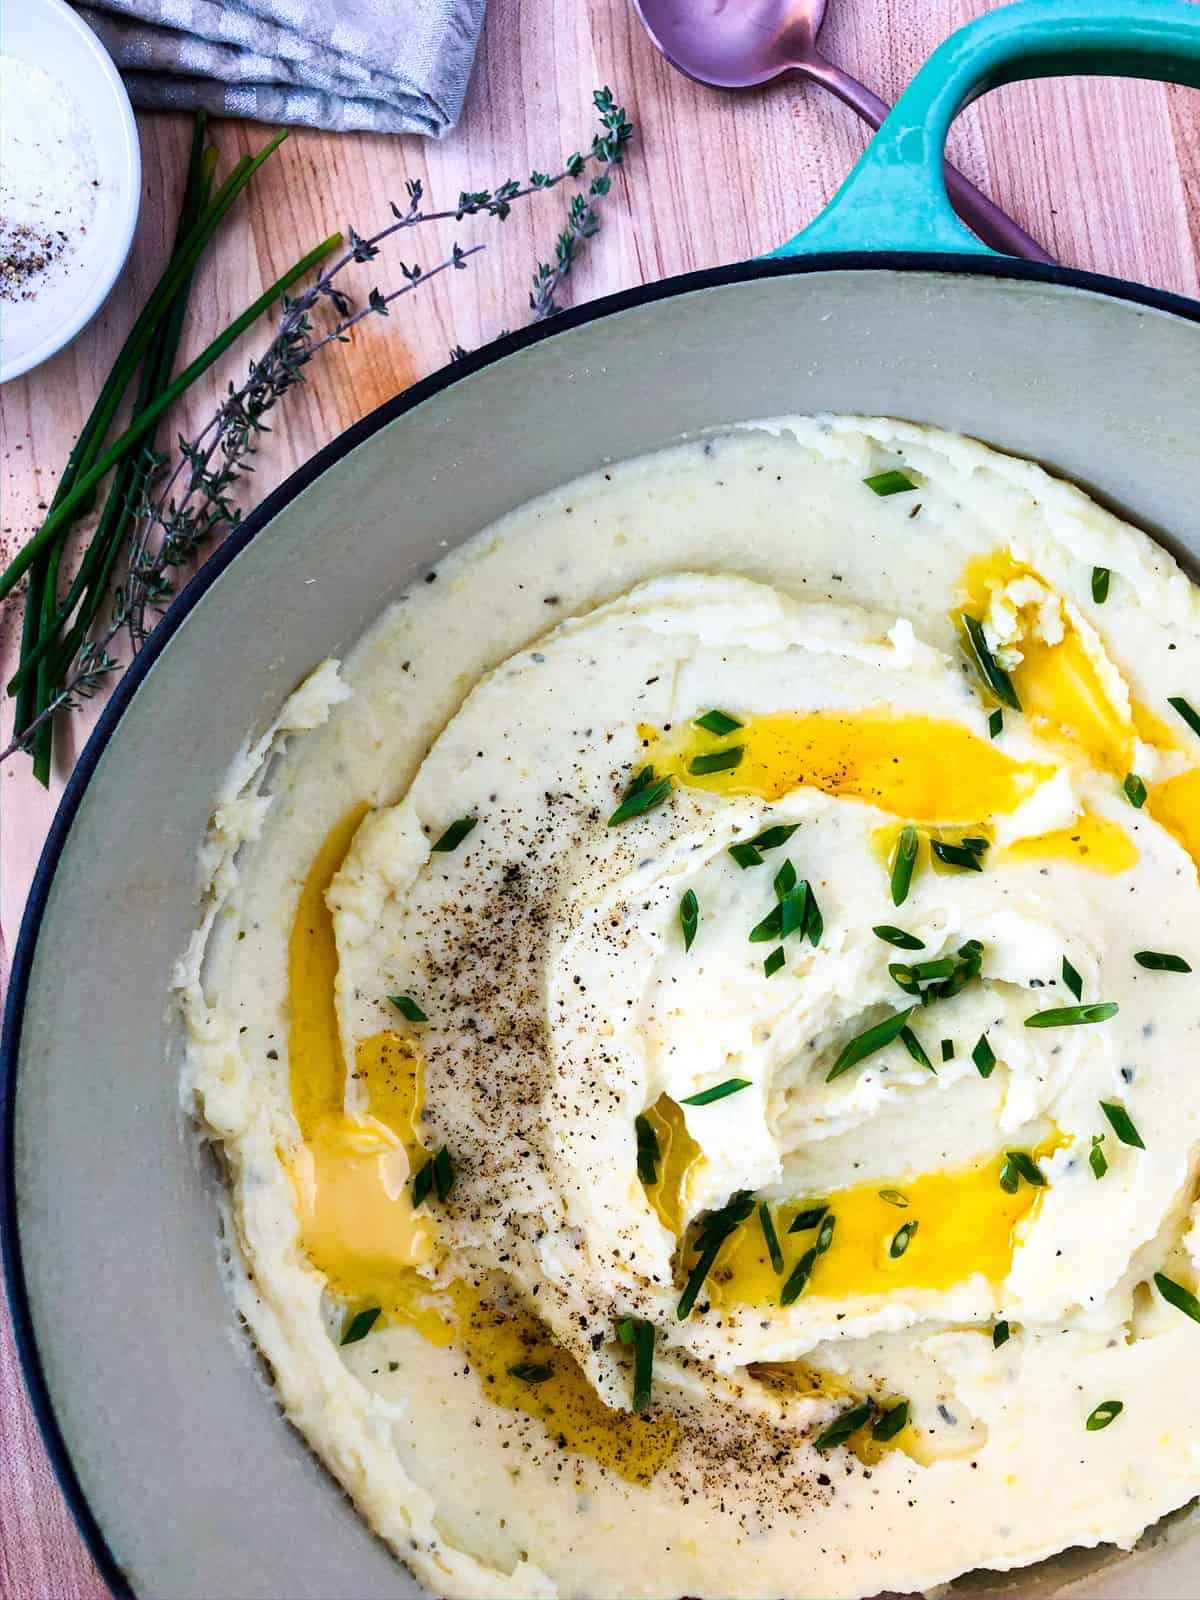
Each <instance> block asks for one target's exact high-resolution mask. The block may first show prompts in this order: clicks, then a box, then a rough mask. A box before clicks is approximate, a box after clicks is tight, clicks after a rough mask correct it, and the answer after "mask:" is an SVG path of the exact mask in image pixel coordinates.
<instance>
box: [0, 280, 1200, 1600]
mask: <svg viewBox="0 0 1200 1600" xmlns="http://www.w3.org/2000/svg"><path fill="white" fill-rule="evenodd" d="M835 271H837V272H846V271H849V272H872V271H890V272H926V273H939V274H951V275H959V276H965V277H983V278H996V279H999V280H1019V281H1028V282H1034V283H1050V284H1057V285H1060V286H1062V287H1064V288H1070V289H1082V290H1084V291H1088V292H1091V293H1093V294H1100V295H1106V296H1108V297H1109V298H1110V299H1114V300H1121V301H1125V302H1128V303H1130V304H1133V305H1140V306H1144V307H1146V308H1147V309H1149V310H1152V311H1164V312H1168V313H1170V314H1172V315H1174V316H1178V317H1180V318H1182V319H1183V320H1185V321H1187V322H1200V300H1191V299H1189V298H1188V297H1187V296H1186V295H1180V294H1171V293H1169V292H1167V291H1166V290H1161V289H1151V288H1148V287H1147V286H1146V285H1144V284H1140V283H1134V282H1132V281H1130V280H1128V279H1124V278H1111V277H1106V276H1103V275H1102V274H1099V273H1093V272H1081V271H1078V270H1076V269H1075V268H1073V267H1061V266H1045V265H1042V264H1041V263H1039V262H1032V261H1021V260H1017V259H1016V258H1014V257H1010V256H994V255H990V254H989V255H983V254H980V255H966V254H964V255H953V254H940V253H938V254H934V253H930V254H926V253H923V252H914V251H897V252H888V253H885V252H878V251H855V252H847V253H830V254H821V255H811V256H790V257H776V258H771V259H761V260H755V261H748V262H738V263H734V264H732V265H729V266H723V267H709V268H705V269H703V270H701V271H698V272H689V273H684V274H681V275H680V276H678V277H674V278H665V279H662V280H660V281H658V282H655V283H649V284H643V285H640V286H639V287H637V288H633V289H622V290H620V291H619V292H618V293H616V294H611V295H606V296H604V297H603V298H602V299H599V300H594V301H592V302H590V303H589V304H588V305H585V306H579V307H576V308H573V309H571V310H567V311H563V312H561V313H560V314H559V315H558V316H556V317H554V318H553V319H552V320H550V321H548V322H543V323H539V324H536V325H534V326H532V327H528V328H522V329H519V330H518V331H517V332H515V333H508V334H505V335H503V336H502V337H501V338H499V339H497V340H495V341H494V342H493V343H491V344H489V345H485V346H484V347H483V348H482V349H481V350H477V351H473V352H472V353H471V354H469V355H467V356H464V357H463V358H461V359H460V360H458V361H455V362H452V363H451V364H450V365H449V366H446V367H443V368H442V369H441V370H440V371H438V372H435V373H432V374H431V375H430V376H429V377H427V378H423V379H421V381H420V382H419V383H416V384H414V385H413V386H412V387H411V388H409V389H405V390H403V391H401V392H400V393H399V394H396V395H393V396H392V398H391V399H390V400H385V401H383V402H382V404H380V405H378V406H376V408H375V409H374V410H373V411H371V412H369V413H368V414H367V415H366V416H365V417H362V418H360V420H359V421H358V422H356V423H353V424H352V425H351V426H350V427H349V428H347V429H345V431H344V432H342V433H340V434H339V435H338V436H337V438H336V439H332V440H331V441H330V442H329V443H328V444H327V445H324V446H323V447H322V448H321V449H320V450H318V451H317V452H316V454H315V455H314V456H312V457H311V459H310V460H308V461H306V462H305V463H304V465H303V466H302V467H298V468H297V469H296V471H295V472H293V473H292V474H291V476H290V477H289V478H287V479H285V481H284V482H283V483H282V484H280V485H279V487H278V488H277V489H274V490H272V492H271V493H270V494H269V495H267V497H266V498H265V499H264V500H263V501H262V502H261V504H259V505H257V506H256V507H255V508H254V509H253V511H251V512H250V513H249V514H248V515H247V517H246V518H245V519H244V521H243V522H242V523H241V524H240V525H239V526H238V527H237V528H235V529H234V530H233V532H232V533H231V534H230V535H229V536H228V538H226V539H225V541H224V542H223V543H222V544H221V545H220V547H219V548H218V549H217V550H215V551H214V552H213V554H212V555H211V556H209V558H208V559H207V561H205V563H204V565H203V566H202V567H201V568H200V570H199V571H198V572H197V573H196V574H195V576H194V577H193V578H192V579H191V581H190V582H189V583H188V584H187V585H186V587H185V588H184V589H183V590H182V591H181V592H180V593H179V594H178V595H177V596H176V598H175V599H174V600H173V601H172V602H171V605H170V606H169V607H168V609H167V611H166V612H165V614H164V615H163V617H162V619H161V620H160V622H159V623H158V625H157V627H156V628H155V629H154V631H153V633H151V635H150V637H149V639H148V640H147V642H146V644H145V646H144V648H143V649H142V650H141V651H140V652H139V654H138V656H137V657H136V658H135V660H134V661H133V662H132V663H131V664H130V665H129V666H128V667H127V668H126V669H125V671H124V672H123V673H122V675H121V677H120V678H119V679H118V681H117V684H116V687H115V688H114V690H113V692H112V695H111V696H110V698H109V701H108V704H107V705H106V706H105V708H104V711H103V713H102V714H101V717H100V720H99V721H98V722H97V724H96V726H95V728H94V729H93V730H92V733H91V736H90V738H89V739H88V742H87V744H86V745H85V746H84V748H83V750H82V752H81V753H80V756H79V759H78V761H77V762H76V764H75V768H74V770H73V772H72V773H71V776H70V778H69V779H68V780H67V784H66V787H65V788H64V790H63V794H62V798H61V800H60V801H59V805H58V809H57V811H56V812H55V814H54V818H53V820H52V822H51V825H50V829H49V832H48V833H47V836H46V842H45V845H44V846H43V848H42V853H41V856H40V857H39V860H38V865H37V871H36V872H35V874H34V878H33V883H32V885H31V887H30V892H29V900H28V903H27V905H26V907H25V911H24V914H23V916H22V919H21V929H20V933H19V934H18V936H17V943H16V948H15V950H14V952H13V961H12V968H11V971H10V973H9V984H8V996H7V1001H6V1005H5V1011H4V1025H3V1032H2V1033H0V1267H2V1268H3V1276H4V1280H5V1286H6V1289H7V1293H8V1306H9V1312H10V1316H11V1320H12V1327H13V1337H14V1341H15V1344H16V1349H17V1358H18V1361H19V1363H20V1367H21V1372H22V1376H23V1378H24V1381H25V1388H26V1392H27V1394H28V1396H29V1402H30V1406H31V1409H32V1411H33V1414H34V1416H35V1418H36V1419H37V1423H38V1428H39V1430H40V1432H41V1436H42V1442H43V1444H44V1445H45V1448H46V1454H47V1456H48V1457H49V1459H50V1463H51V1466H52V1467H53V1469H54V1473H55V1476H56V1478H57V1480H58V1485H59V1488H60V1490H61V1491H62V1494H63V1498H64V1499H65V1500H66V1503H67V1506H68V1507H69V1509H70V1511H71V1515H72V1516H73V1518H74V1520H75V1524H76V1527H77V1528H78V1529H79V1532H80V1535H81V1536H82V1538H83V1541H84V1543H85V1545H86V1546H87V1548H88V1551H89V1553H90V1554H91V1557H92V1559H93V1561H94V1562H95V1563H96V1566H97V1568H98V1570H99V1572H100V1575H101V1577H102V1578H103V1579H104V1581H105V1583H107V1584H108V1586H109V1588H110V1589H111V1590H112V1592H113V1595H114V1597H115V1600H137V1596H136V1594H135V1592H134V1589H133V1587H132V1585H131V1583H130V1581H129V1578H128V1577H127V1576H126V1574H125V1572H124V1570H123V1569H122V1567H121V1565H120V1562H119V1561H118V1560H117V1557H116V1555H115V1553H114V1552H113V1550H112V1549H111V1547H110V1546H109V1543H108V1540H107V1538H106V1537H105V1534H104V1531H103V1529H102V1528H101V1526H100V1523H99V1521H98V1519H97V1517H96V1515H95V1513H94V1512H93V1511H92V1508H91V1506H90V1504H89V1502H88V1499H87V1496H86V1494H85V1493H84V1490H83V1486H82V1484H81V1483H80V1481H79V1478H78V1475H77V1474H76V1471H75V1467H74V1463H73V1462H72V1460H71V1455H70V1451H69V1450H68V1448H67V1443H66V1440H65V1438H64V1437H63V1434H62V1430H61V1428H60V1427H59V1423H58V1418H57V1415H56V1413H55V1410H54V1401H53V1397H52V1396H51V1393H50V1386H49V1383H48V1381H47V1378H46V1374H45V1371H44V1369H43V1367H42V1362H41V1356H40V1353H39V1351H38V1346H37V1338H36V1334H35V1331H34V1326H33V1314H32V1311H31V1308H30V1303H29V1292H28V1286H27V1284H26V1281H25V1274H24V1268H23V1265H22V1260H21V1248H20V1233H19V1228H18V1222H17V1193H16V1171H15V1161H14V1146H15V1140H16V1089H17V1063H18V1057H19V1055H20V1044H21V1024H22V1021H23V1019H24V1013H25V1001H26V998H27V995H28V991H29V980H30V975H31V973H32V969H33V960H34V954H35V950H36V947H37V939H38V934H39V932H40V929H41V924H42V918H43V915H44V913H45V910H46V903H47V900H48V898H49V895H50V889H51V886H52V884H53V881H54V874H55V870H56V868H57V866H58V862H59V859H60V857H61V855H62V852H63V848H64V846H65V844H66V840H67V836H68V834H69V833H70V830H71V826H72V823H73V822H74V820H75V816H76V813H77V812H78V810H79V807H80V804H81V803H82V800H83V796H84V793H85V792H86V790H87V786H88V784H89V782H90V781H91V778H92V775H93V774H94V772H95V770H96V767H97V765H98V764H99V761H100V758H101V756H102V755H103V754H104V751H105V749H106V748H107V746H108V743H109V741H110V739H111V738H112V736H113V734H114V733H115V732H116V729H117V727H118V725H119V723H120V721H121V718H122V717H123V716H124V715H125V712H126V711H127V710H128V708H129V705H130V702H131V701H132V699H133V697H134V695H135V694H136V692H137V690H138V687H139V686H140V684H141V683H142V682H143V681H144V679H145V678H146V676H147V674H148V673H149V671H150V669H151V668H152V667H153V665H154V663H155V661H156V660H157V659H158V657H159V656H160V655H161V654H162V652H163V651H164V650H165V649H166V647H167V645H168V644H169V643H170V641H171V638H172V636H173V635H174V634H175V632H176V631H177V630H178V629H179V628H180V627H181V626H182V624H183V622H184V621H185V620H186V618H187V617H188V616H189V615H190V614H191V612H192V611H193V610H194V609H195V607H196V606H197V605H198V604H199V602H200V601H201V600H202V599H203V598H204V596H205V595H206V594H207V592H208V590H209V589H210V588H211V587H212V585H213V584H214V583H215V582H216V580H217V578H218V577H220V575H221V574H222V573H223V572H224V571H225V569H226V567H228V566H229V564H230V562H232V561H233V560H235V559H236V557H237V556H238V555H239V554H240V552H241V551H242V550H244V549H245V548H246V546H247V545H248V544H249V543H250V541H251V540H252V539H254V538H255V537H256V536H257V535H258V534H259V533H261V532H262V530H263V529H264V528H265V527H266V526H267V525H268V523H270V522H271V521H273V520H274V518H275V517H276V516H277V515H278V514H279V512H280V511H282V510H283V509H284V508H285V507H286V506H287V505H289V504H290V503H291V501H292V500H294V499H295V498H296V496H297V495H299V494H301V493H302V492H303V491H304V490H305V489H307V488H308V487H309V485H310V484H312V483H314V482H315V481H316V479H317V478H319V477H320V476H321V475H322V474H323V473H324V472H326V471H327V470H328V469H329V468H330V467H331V466H333V465H334V464H335V463H336V462H338V461H340V460H341V459H342V457H343V456H345V455H348V454H349V452H350V451H351V450H354V449H356V448H357V447H358V446H359V445H360V444H363V443H364V442H365V441H366V440H367V439H369V438H370V437H371V436H372V435H373V434H375V433H377V432H378V431H379V430H380V429H381V428H383V427H386V426H387V425H388V424H389V423H391V422H393V421H395V420H396V419H397V418H399V417H402V416H404V415H406V414H407V413H408V412H409V411H412V410H414V409H415V408H416V407H417V406H419V405H421V404H423V403H424V401H426V400H428V399H431V398H432V397H433V396H434V395H438V394H441V393H442V392H443V391H444V390H446V389H449V388H450V387H451V386H452V385H453V384H455V383H458V382H459V381H460V380H461V379H463V378H467V377H470V376H471V375H472V374H474V373H476V372H480V371H482V370H483V369H484V368H485V367H490V366H492V365H494V364H495V363H496V362H498V361H502V360H504V359H505V358H506V357H507V356H510V355H513V354H514V353H516V352H517V351H519V350H524V349H526V348H527V347H528V346H530V345H534V344H538V343H540V342H541V340H543V339H547V338H553V337H555V336H557V335H558V334H560V333H566V332H569V331H570V330H571V329H572V328H578V327H580V326H582V325H583V324H585V323H590V322H596V321H599V320H600V319H601V318H603V317H608V316H613V315H615V314H617V313H619V312H623V311H631V310H634V309H635V308H637V307H639V306H644V305H652V304H654V303H655V302H657V301H659V300H668V299H671V298H673V297H675V296H676V295H685V294H691V293H694V292H695V291H696V290H698V289H715V288H720V287H723V286H725V285H728V284H734V283H744V282H753V281H755V280H756V279H759V278H775V277H791V276H803V275H805V274H807V273H811V272H835Z"/></svg>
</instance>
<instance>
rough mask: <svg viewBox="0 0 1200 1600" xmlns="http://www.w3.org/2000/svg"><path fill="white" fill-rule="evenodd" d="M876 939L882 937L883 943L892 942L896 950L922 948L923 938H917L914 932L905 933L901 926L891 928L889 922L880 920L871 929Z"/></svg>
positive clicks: (923, 946)
mask: <svg viewBox="0 0 1200 1600" xmlns="http://www.w3.org/2000/svg"><path fill="white" fill-rule="evenodd" d="M871 932H872V933H873V934H874V935H875V937H876V938H877V939H882V940H883V942H884V944H894V945H895V946H896V949H897V950H924V948H925V941H924V939H918V938H917V936H916V934H915V933H905V931H904V929H903V928H893V927H892V925H891V923H890V922H880V923H879V924H877V926H875V927H874V928H872V929H871Z"/></svg>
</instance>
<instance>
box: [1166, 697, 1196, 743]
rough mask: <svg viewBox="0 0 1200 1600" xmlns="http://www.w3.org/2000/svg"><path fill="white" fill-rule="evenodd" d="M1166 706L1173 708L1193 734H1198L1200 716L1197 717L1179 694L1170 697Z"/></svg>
mask: <svg viewBox="0 0 1200 1600" xmlns="http://www.w3.org/2000/svg"><path fill="white" fill-rule="evenodd" d="M1167 704H1168V705H1169V706H1173V707H1174V708H1175V710H1176V711H1178V713H1179V715H1180V716H1181V717H1182V718H1183V720H1184V721H1185V722H1186V723H1187V725H1188V727H1189V728H1190V729H1191V730H1192V732H1193V733H1197V734H1200V716H1197V715H1196V713H1195V711H1193V710H1192V708H1191V706H1190V705H1188V703H1187V701H1186V700H1185V699H1184V698H1183V696H1182V695H1181V694H1175V695H1170V696H1169V697H1168V699H1167Z"/></svg>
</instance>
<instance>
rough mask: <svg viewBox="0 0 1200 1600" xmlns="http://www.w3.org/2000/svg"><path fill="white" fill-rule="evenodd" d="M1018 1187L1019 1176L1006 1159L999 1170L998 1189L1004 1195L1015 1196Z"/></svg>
mask: <svg viewBox="0 0 1200 1600" xmlns="http://www.w3.org/2000/svg"><path fill="white" fill-rule="evenodd" d="M1020 1186H1021V1178H1020V1174H1019V1173H1018V1172H1017V1169H1016V1167H1014V1166H1013V1164H1012V1162H1011V1161H1010V1160H1008V1159H1007V1158H1006V1159H1005V1162H1004V1165H1003V1166H1002V1167H1001V1168H1000V1187H1001V1188H1002V1189H1003V1190H1004V1192H1005V1194H1016V1192H1017V1190H1018V1189H1019V1188H1020Z"/></svg>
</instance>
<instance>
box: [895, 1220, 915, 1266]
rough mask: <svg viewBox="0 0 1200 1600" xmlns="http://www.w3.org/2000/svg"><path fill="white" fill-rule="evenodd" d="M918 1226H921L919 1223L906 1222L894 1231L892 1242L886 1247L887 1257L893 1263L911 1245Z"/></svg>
mask: <svg viewBox="0 0 1200 1600" xmlns="http://www.w3.org/2000/svg"><path fill="white" fill-rule="evenodd" d="M920 1226H921V1224H920V1223H919V1222H906V1223H905V1224H904V1226H903V1227H902V1228H897V1229H896V1231H895V1233H894V1234H893V1235H892V1241H891V1243H890V1244H889V1245H888V1255H889V1256H890V1257H891V1258H892V1260H893V1261H899V1259H900V1257H901V1256H902V1255H903V1254H904V1252H905V1251H906V1250H907V1249H908V1247H909V1245H910V1244H911V1243H912V1238H913V1235H914V1234H915V1233H916V1231H917V1229H918V1228H919V1227H920Z"/></svg>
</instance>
